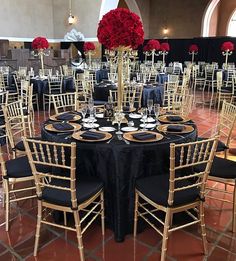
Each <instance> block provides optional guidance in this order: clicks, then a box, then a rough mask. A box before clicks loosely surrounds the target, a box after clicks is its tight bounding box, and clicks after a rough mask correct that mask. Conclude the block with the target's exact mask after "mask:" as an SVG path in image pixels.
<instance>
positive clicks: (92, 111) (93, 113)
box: [89, 107, 96, 128]
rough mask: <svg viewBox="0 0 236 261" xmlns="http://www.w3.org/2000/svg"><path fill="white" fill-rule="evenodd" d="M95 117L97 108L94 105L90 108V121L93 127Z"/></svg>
mask: <svg viewBox="0 0 236 261" xmlns="http://www.w3.org/2000/svg"><path fill="white" fill-rule="evenodd" d="M95 119H96V108H95V107H92V108H91V109H90V110H89V122H90V123H91V128H94V122H95Z"/></svg>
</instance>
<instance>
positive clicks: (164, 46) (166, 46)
mask: <svg viewBox="0 0 236 261" xmlns="http://www.w3.org/2000/svg"><path fill="white" fill-rule="evenodd" d="M169 51H170V45H169V43H161V46H160V51H159V53H160V54H161V55H162V57H163V59H162V62H163V65H164V64H165V56H166V55H167V54H168V53H169Z"/></svg>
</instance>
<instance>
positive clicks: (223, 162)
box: [196, 157, 236, 179]
mask: <svg viewBox="0 0 236 261" xmlns="http://www.w3.org/2000/svg"><path fill="white" fill-rule="evenodd" d="M204 167H205V166H204V165H201V166H198V167H196V171H203V170H204ZM210 176H213V177H217V178H224V179H236V162H235V161H232V160H228V159H224V158H219V157H215V158H214V160H213V163H212V167H211V171H210Z"/></svg>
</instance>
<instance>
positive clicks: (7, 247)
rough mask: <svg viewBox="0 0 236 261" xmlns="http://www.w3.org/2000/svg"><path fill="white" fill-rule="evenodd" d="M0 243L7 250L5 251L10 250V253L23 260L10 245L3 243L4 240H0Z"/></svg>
mask: <svg viewBox="0 0 236 261" xmlns="http://www.w3.org/2000/svg"><path fill="white" fill-rule="evenodd" d="M0 243H1V245H2V246H4V247H5V248H6V249H8V251H7V252H6V253H8V252H10V253H11V254H12V255H14V256H15V257H17V258H18V259H19V260H22V261H24V259H23V258H22V257H21V256H20V255H19V254H18V253H16V252H15V251H14V249H13V248H12V247H11V246H9V245H7V244H5V242H3V241H2V240H0Z"/></svg>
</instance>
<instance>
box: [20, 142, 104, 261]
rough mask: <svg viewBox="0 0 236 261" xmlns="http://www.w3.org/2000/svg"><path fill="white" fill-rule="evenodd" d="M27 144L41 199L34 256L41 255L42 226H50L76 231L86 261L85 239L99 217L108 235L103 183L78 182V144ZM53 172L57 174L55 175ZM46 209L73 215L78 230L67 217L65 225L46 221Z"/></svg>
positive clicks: (90, 179) (39, 199)
mask: <svg viewBox="0 0 236 261" xmlns="http://www.w3.org/2000/svg"><path fill="white" fill-rule="evenodd" d="M23 140H24V144H25V147H26V151H27V155H28V159H29V163H30V166H31V169H32V173H33V175H34V178H35V184H36V192H37V199H38V216H37V226H36V235H35V246H34V256H36V255H37V251H38V245H39V237H40V228H41V224H47V225H52V226H55V227H58V228H64V229H68V230H70V231H75V232H76V234H77V239H78V248H79V250H80V260H81V261H84V260H85V257H84V250H83V241H82V235H83V233H84V232H85V231H86V230H87V228H88V227H89V226H90V225H91V224H92V223H93V221H95V219H96V218H97V217H98V216H100V217H101V223H102V234H103V235H104V233H105V231H104V230H105V225H104V196H103V184H102V182H101V181H99V180H98V179H96V178H87V179H79V180H78V181H77V180H76V144H75V143H71V144H65V143H53V142H48V141H47V142H45V141H35V140H31V139H26V138H23ZM39 166H46V167H51V168H52V171H51V172H47V173H44V172H41V171H39V170H38V169H37V168H38V167H39ZM53 169H56V170H57V171H53ZM46 180H47V181H46ZM45 208H46V209H50V210H57V211H62V212H64V213H68V212H69V213H72V214H73V217H74V221H75V227H71V226H68V224H67V222H66V214H65V215H64V218H65V220H64V225H60V224H56V223H53V222H52V221H51V220H48V219H47V218H46V217H45V218H44V217H42V215H43V209H45ZM81 212H83V213H85V215H84V216H83V217H81V216H80V213H81ZM87 222H88V223H87Z"/></svg>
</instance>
